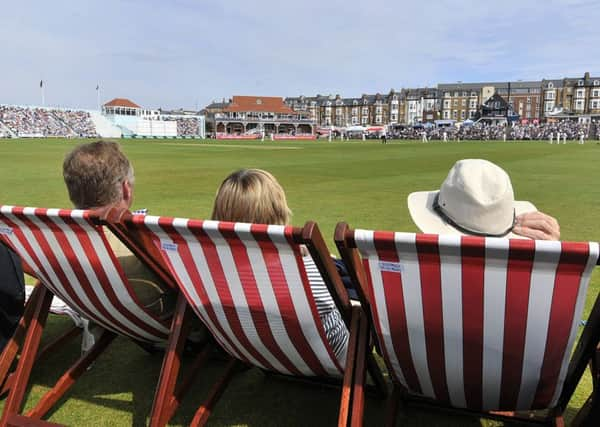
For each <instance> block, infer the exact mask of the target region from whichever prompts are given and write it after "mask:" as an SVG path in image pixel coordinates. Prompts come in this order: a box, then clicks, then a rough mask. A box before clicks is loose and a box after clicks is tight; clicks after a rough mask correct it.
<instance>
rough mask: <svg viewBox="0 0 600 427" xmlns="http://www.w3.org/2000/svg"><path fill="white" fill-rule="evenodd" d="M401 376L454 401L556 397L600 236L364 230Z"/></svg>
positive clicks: (504, 403) (390, 350)
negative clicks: (558, 238)
mask: <svg viewBox="0 0 600 427" xmlns="http://www.w3.org/2000/svg"><path fill="white" fill-rule="evenodd" d="M354 240H355V242H356V246H357V247H358V249H359V251H360V253H361V255H362V257H363V263H364V267H365V270H366V273H367V281H368V296H367V297H368V298H369V300H370V304H371V309H372V317H373V321H374V324H375V330H376V333H377V338H378V341H379V344H380V348H381V350H382V352H383V357H384V359H385V362H386V364H387V366H388V369H389V370H390V372H391V374H392V376H393V379H394V381H396V382H399V383H401V384H402V385H404V386H405V387H406V388H407V389H408V390H409V391H410V392H411V393H413V394H419V395H423V396H427V397H430V398H434V399H436V400H438V401H442V402H446V403H448V404H451V405H452V406H454V407H464V408H470V409H475V410H515V409H516V410H529V409H542V408H551V407H554V406H555V405H556V402H557V400H558V398H559V396H560V393H561V390H562V386H563V383H564V379H565V376H566V373H567V368H568V363H569V357H570V354H571V350H572V348H573V344H574V341H575V337H576V334H577V326H578V323H579V319H580V318H581V314H582V310H583V307H584V304H585V295H586V291H587V288H588V283H589V279H590V274H591V272H592V269H593V268H594V266H595V264H596V261H597V259H598V244H597V243H567V242H555V241H534V240H521V239H512V240H508V239H498V238H483V237H471V236H454V235H452V236H450V235H440V236H437V235H426V234H413V233H392V232H373V231H367V230H356V231H355V234H354Z"/></svg>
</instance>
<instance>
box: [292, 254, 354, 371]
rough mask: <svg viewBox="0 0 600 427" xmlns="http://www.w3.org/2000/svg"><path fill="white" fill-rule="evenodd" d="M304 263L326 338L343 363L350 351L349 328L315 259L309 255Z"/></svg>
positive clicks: (304, 258) (304, 259)
mask: <svg viewBox="0 0 600 427" xmlns="http://www.w3.org/2000/svg"><path fill="white" fill-rule="evenodd" d="M302 261H304V269H305V270H306V276H307V277H308V283H309V284H310V289H311V291H312V294H313V297H314V299H315V303H316V304H317V311H318V312H319V317H320V318H321V321H322V322H323V327H324V328H325V337H326V338H327V341H328V342H329V345H331V348H332V349H333V352H334V354H335V357H336V358H337V359H338V361H343V360H345V357H346V350H347V349H348V337H349V333H348V328H347V327H346V324H345V323H344V321H343V320H342V316H341V314H340V312H339V310H338V309H337V307H336V305H335V302H334V301H333V298H332V296H331V294H330V293H329V289H327V285H325V282H324V281H323V278H322V277H321V273H320V272H319V269H318V268H317V266H316V265H315V262H314V261H313V259H312V258H311V257H310V255H307V256H304V257H302Z"/></svg>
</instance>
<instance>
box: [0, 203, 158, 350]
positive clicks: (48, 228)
mask: <svg viewBox="0 0 600 427" xmlns="http://www.w3.org/2000/svg"><path fill="white" fill-rule="evenodd" d="M0 237H1V238H2V239H3V240H4V241H5V242H6V243H7V244H8V245H10V246H11V247H12V248H13V250H15V252H17V253H18V254H19V255H20V256H21V259H22V260H23V262H24V263H25V264H26V266H27V268H28V269H29V270H30V271H32V272H33V273H34V274H35V276H36V278H37V279H39V280H40V282H41V283H43V284H44V285H45V286H46V287H47V288H48V289H49V290H50V291H51V292H52V293H53V294H55V295H57V296H58V297H59V298H61V299H62V300H63V301H65V302H66V303H67V304H68V305H69V306H70V307H71V308H73V309H74V310H75V311H77V312H79V313H80V314H81V315H82V316H83V317H85V318H88V319H90V320H92V321H94V322H95V323H97V324H98V325H101V326H102V327H104V328H106V329H108V330H110V331H113V332H116V333H118V334H122V335H125V336H128V337H131V338H133V339H134V340H138V341H142V342H161V341H165V340H166V339H167V337H168V334H169V327H168V325H167V324H166V323H164V322H162V321H161V320H159V319H157V318H156V317H155V316H153V315H152V314H151V313H149V312H148V311H147V310H146V309H145V308H144V307H143V306H142V305H141V304H140V303H139V302H138V300H137V298H136V297H135V294H134V293H133V291H132V289H131V287H130V285H129V283H128V281H127V278H126V277H125V274H124V272H123V270H122V268H121V265H120V264H119V262H118V260H117V258H116V257H115V255H114V253H113V251H112V249H111V248H110V246H109V244H108V242H107V240H106V237H105V235H104V232H103V227H102V226H100V225H98V222H97V220H94V219H93V218H92V216H91V215H90V213H89V212H88V211H82V210H59V209H40V208H29V207H27V208H23V207H14V206H2V207H0Z"/></svg>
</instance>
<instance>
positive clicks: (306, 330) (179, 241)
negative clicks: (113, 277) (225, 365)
mask: <svg viewBox="0 0 600 427" xmlns="http://www.w3.org/2000/svg"><path fill="white" fill-rule="evenodd" d="M127 224H128V225H127V226H128V227H129V228H132V227H134V228H137V229H138V231H140V230H141V231H142V232H147V233H150V235H151V239H152V241H153V243H154V245H155V246H156V247H158V248H160V253H161V256H162V257H163V260H164V263H165V264H167V265H168V268H169V270H170V272H171V274H172V275H173V277H174V278H175V280H176V281H177V283H178V285H179V288H180V290H181V291H182V292H183V293H184V295H185V297H186V300H187V302H188V304H189V305H190V306H191V307H192V308H193V310H194V311H195V313H196V314H197V315H198V317H199V318H200V319H201V320H202V321H203V323H204V324H205V325H206V326H207V328H208V329H209V330H210V332H211V333H212V335H213V336H214V337H215V339H216V340H217V341H218V342H219V344H220V345H221V346H222V347H223V348H224V349H225V350H226V351H227V352H228V353H229V354H231V355H232V356H233V357H235V358H237V359H239V360H241V361H243V362H246V363H248V364H251V365H254V366H258V367H260V368H263V369H265V370H270V371H274V372H278V373H282V374H287V375H298V376H325V377H339V378H341V377H342V376H343V374H344V363H345V354H343V355H342V356H341V357H340V358H339V360H338V358H337V357H336V355H335V351H334V349H333V348H332V346H331V345H330V343H329V342H328V340H327V339H326V336H325V330H324V327H323V324H322V322H321V319H320V317H319V314H318V310H317V306H316V303H315V300H314V297H313V294H312V290H311V287H310V285H309V281H308V275H307V268H305V263H304V261H303V257H302V254H301V250H300V246H299V244H298V242H297V240H296V237H295V236H297V235H299V233H300V232H301V231H302V229H298V228H293V227H289V226H287V227H285V226H276V225H257V224H243V223H228V222H218V221H201V220H190V219H182V218H165V217H156V216H132V217H130V218H129V219H128V220H127Z"/></svg>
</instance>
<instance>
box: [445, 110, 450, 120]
mask: <svg viewBox="0 0 600 427" xmlns="http://www.w3.org/2000/svg"><path fill="white" fill-rule="evenodd" d="M444 118H445V119H449V118H450V111H444Z"/></svg>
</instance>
